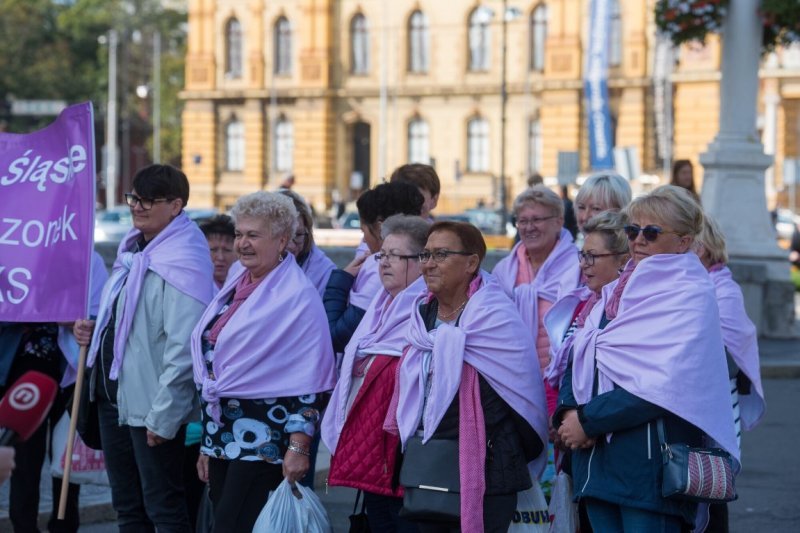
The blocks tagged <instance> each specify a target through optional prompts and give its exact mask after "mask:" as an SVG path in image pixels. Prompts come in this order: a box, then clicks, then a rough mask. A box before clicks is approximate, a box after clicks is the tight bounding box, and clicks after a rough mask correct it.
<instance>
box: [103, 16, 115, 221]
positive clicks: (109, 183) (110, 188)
mask: <svg viewBox="0 0 800 533" xmlns="http://www.w3.org/2000/svg"><path fill="white" fill-rule="evenodd" d="M117 42H118V41H117V30H110V31H109V32H108V111H107V113H106V209H110V208H112V207H114V206H115V205H116V203H117Z"/></svg>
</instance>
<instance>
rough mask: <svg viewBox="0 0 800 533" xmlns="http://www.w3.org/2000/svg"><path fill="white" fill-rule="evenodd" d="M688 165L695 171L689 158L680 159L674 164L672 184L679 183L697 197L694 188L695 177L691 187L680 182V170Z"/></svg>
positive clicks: (678, 184) (679, 185)
mask: <svg viewBox="0 0 800 533" xmlns="http://www.w3.org/2000/svg"><path fill="white" fill-rule="evenodd" d="M686 166H688V167H689V168H691V169H692V171H694V166H693V165H692V162H691V161H689V160H688V159H678V160H676V161H675V162H674V163H673V164H672V179H671V180H670V182H669V184H670V185H677V186H678V187H683V188H684V189H686V190H687V191H690V192H691V193H692V194H693V195H694V196H695V197H697V191H696V190H695V188H694V179H692V183H691V185H690V186H689V187H684V186H683V185H681V184H680V183H678V172H680V171H681V169H682V168H683V167H686Z"/></svg>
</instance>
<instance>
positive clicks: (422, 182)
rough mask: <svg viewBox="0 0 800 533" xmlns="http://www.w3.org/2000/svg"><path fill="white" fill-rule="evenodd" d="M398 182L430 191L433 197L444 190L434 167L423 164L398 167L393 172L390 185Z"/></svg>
mask: <svg viewBox="0 0 800 533" xmlns="http://www.w3.org/2000/svg"><path fill="white" fill-rule="evenodd" d="M396 181H405V182H406V183H410V184H411V185H414V186H416V187H417V188H418V189H423V190H426V191H428V192H429V193H431V196H436V195H437V194H439V192H440V191H441V188H442V186H441V184H440V183H439V175H438V174H436V170H434V168H433V167H432V166H430V165H423V164H422V163H408V164H406V165H403V166H400V167H397V168H396V169H395V170H394V172H392V177H390V178H389V182H390V183H393V182H396Z"/></svg>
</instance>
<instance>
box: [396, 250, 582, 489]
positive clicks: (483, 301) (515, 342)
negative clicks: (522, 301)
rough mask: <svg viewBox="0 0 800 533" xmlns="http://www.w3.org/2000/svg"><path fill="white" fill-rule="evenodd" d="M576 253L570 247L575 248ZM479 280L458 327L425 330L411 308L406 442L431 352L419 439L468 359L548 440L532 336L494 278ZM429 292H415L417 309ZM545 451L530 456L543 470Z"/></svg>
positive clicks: (402, 421)
mask: <svg viewBox="0 0 800 533" xmlns="http://www.w3.org/2000/svg"><path fill="white" fill-rule="evenodd" d="M573 253H574V252H573ZM481 276H482V277H483V284H482V286H481V288H480V289H478V291H477V292H476V293H475V294H474V295H473V296H472V298H470V299H469V301H468V302H467V306H466V307H465V308H464V311H463V313H462V314H461V318H460V320H459V325H458V327H456V326H453V325H450V324H442V325H441V326H439V327H438V328H436V329H435V330H433V331H430V332H429V331H427V328H426V327H425V323H424V322H423V320H422V317H421V316H420V314H419V312H412V313H411V320H410V321H409V327H408V330H407V332H406V333H407V335H408V340H409V341H410V343H411V346H410V348H409V350H408V352H407V353H406V355H405V357H404V358H403V360H402V362H401V364H400V371H399V387H400V394H399V398H398V404H397V427H398V430H399V434H400V440H401V442H402V443H403V447H404V448H405V443H406V441H407V440H408V439H409V437H411V436H412V435H413V434H414V432H415V431H416V430H417V427H418V426H419V422H420V418H421V417H422V415H423V413H422V407H423V401H424V394H425V376H424V375H423V370H422V361H423V358H424V355H425V353H427V352H432V353H433V356H432V358H431V370H432V374H431V377H430V379H431V387H430V393H429V395H428V401H427V402H428V403H427V409H426V410H425V413H424V416H425V419H424V421H423V422H424V435H423V442H427V441H428V439H430V438H431V436H432V435H433V433H434V431H435V430H436V428H437V427H438V425H439V423H440V422H441V421H442V417H443V416H444V414H445V411H446V410H447V408H448V406H449V405H450V403H451V402H452V401H453V398H454V397H455V394H456V392H457V391H458V388H459V385H460V384H461V371H462V366H463V365H464V364H468V365H471V366H472V367H473V368H475V370H476V371H477V372H478V373H479V374H480V375H481V376H483V377H484V379H486V381H487V382H488V383H489V385H491V387H492V389H494V390H495V391H496V392H497V393H498V394H499V395H500V397H501V398H503V400H505V401H506V403H508V405H509V406H510V407H511V408H512V409H514V411H516V412H517V413H519V414H520V415H521V416H522V417H523V418H524V419H525V420H526V421H527V422H528V424H530V425H531V427H533V429H534V430H535V431H536V433H537V434H538V435H539V438H540V439H542V442H547V406H546V403H545V395H544V383H543V382H542V378H541V374H540V372H539V361H538V359H537V357H536V351H535V349H534V344H533V338H532V337H531V335H530V333H529V332H528V331H527V328H526V327H525V325H524V324H523V323H522V321H521V320H520V317H519V313H518V312H517V310H516V308H515V307H514V303H513V302H512V301H511V300H510V299H509V298H508V296H506V295H505V294H504V293H503V291H502V290H501V287H500V286H499V285H498V283H497V281H496V280H495V279H494V278H493V277H492V276H490V275H489V274H488V273H486V272H483V271H482V272H481ZM425 298H427V295H426V294H425V293H423V294H421V295H418V296H417V298H416V299H415V301H414V303H413V304H412V308H413V309H414V310H416V309H417V308H418V307H419V304H421V303H422V302H423V301H424V300H425ZM545 460H546V454H541V455H540V456H539V457H538V458H537V459H536V460H535V461H534V469H535V472H536V473H537V475H538V474H541V471H542V469H543V468H544V464H545Z"/></svg>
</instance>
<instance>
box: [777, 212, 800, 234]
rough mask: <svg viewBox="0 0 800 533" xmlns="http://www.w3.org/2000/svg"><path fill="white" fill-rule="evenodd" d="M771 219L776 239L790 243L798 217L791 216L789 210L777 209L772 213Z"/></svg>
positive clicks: (798, 220)
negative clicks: (776, 235)
mask: <svg viewBox="0 0 800 533" xmlns="http://www.w3.org/2000/svg"><path fill="white" fill-rule="evenodd" d="M772 219H773V221H774V223H775V232H776V233H777V234H778V239H781V240H784V241H790V240H791V239H792V235H794V233H795V232H796V231H797V230H798V227H799V224H800V217H798V216H797V215H795V214H793V213H792V211H791V210H789V209H777V210H776V211H773V212H772Z"/></svg>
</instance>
